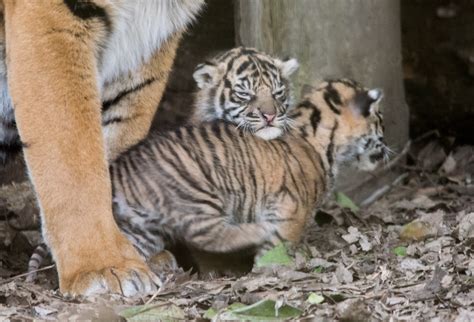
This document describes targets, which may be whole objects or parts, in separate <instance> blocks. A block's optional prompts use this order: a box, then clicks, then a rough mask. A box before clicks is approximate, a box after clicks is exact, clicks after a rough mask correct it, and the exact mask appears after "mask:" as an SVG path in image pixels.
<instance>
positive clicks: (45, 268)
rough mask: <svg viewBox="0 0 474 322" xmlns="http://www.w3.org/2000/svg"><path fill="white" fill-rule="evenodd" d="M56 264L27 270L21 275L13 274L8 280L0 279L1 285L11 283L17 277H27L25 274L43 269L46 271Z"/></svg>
mask: <svg viewBox="0 0 474 322" xmlns="http://www.w3.org/2000/svg"><path fill="white" fill-rule="evenodd" d="M55 266H56V265H55V264H52V265H49V266H45V267H42V268H38V269H36V270H34V271H31V272H26V273H23V274H20V275H17V276H13V277H10V278H8V279H6V280H3V281H0V285H3V284H7V283H10V282H11V281H14V280H16V279H19V278H22V277H25V276H28V275H30V274H32V273H37V272H41V271H46V270H48V269H51V268H53V267H55Z"/></svg>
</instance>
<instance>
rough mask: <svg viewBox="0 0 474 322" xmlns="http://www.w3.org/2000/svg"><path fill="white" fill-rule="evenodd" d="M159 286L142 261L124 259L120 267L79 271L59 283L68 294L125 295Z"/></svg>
mask: <svg viewBox="0 0 474 322" xmlns="http://www.w3.org/2000/svg"><path fill="white" fill-rule="evenodd" d="M160 286H161V281H160V279H159V278H158V277H157V276H156V275H155V274H154V273H153V272H152V271H151V270H150V269H149V268H148V267H147V266H146V265H144V264H143V263H141V262H139V261H126V262H125V263H124V264H123V265H122V266H121V267H117V266H111V267H106V268H103V269H101V270H98V271H87V270H85V271H81V272H79V273H77V274H76V275H75V276H74V277H73V278H71V279H70V280H69V283H68V281H63V282H62V283H61V291H62V293H63V294H65V295H70V296H78V295H84V296H90V295H95V294H104V293H117V294H122V295H124V296H127V297H133V296H136V295H146V294H150V293H153V292H155V291H156V290H157V289H158V287H160Z"/></svg>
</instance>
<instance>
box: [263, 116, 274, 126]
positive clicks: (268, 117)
mask: <svg viewBox="0 0 474 322" xmlns="http://www.w3.org/2000/svg"><path fill="white" fill-rule="evenodd" d="M275 116H276V114H267V113H263V117H264V118H265V121H267V124H271V123H272V122H273V120H274V119H275Z"/></svg>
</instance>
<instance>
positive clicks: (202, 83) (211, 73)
mask: <svg viewBox="0 0 474 322" xmlns="http://www.w3.org/2000/svg"><path fill="white" fill-rule="evenodd" d="M218 75H219V68H218V66H217V65H216V64H214V63H212V62H205V63H202V64H199V65H197V66H196V69H195V70H194V73H193V78H194V80H195V81H196V84H197V86H198V87H199V88H201V89H203V88H209V87H211V86H212V85H214V84H215V83H216V82H217V78H218Z"/></svg>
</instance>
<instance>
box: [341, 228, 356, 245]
mask: <svg viewBox="0 0 474 322" xmlns="http://www.w3.org/2000/svg"><path fill="white" fill-rule="evenodd" d="M347 232H348V234H345V235H342V236H341V237H342V239H344V240H345V241H346V242H347V243H348V244H353V243H355V242H356V241H358V240H359V238H360V232H359V230H358V229H357V228H356V227H352V226H351V227H349V228H347Z"/></svg>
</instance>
